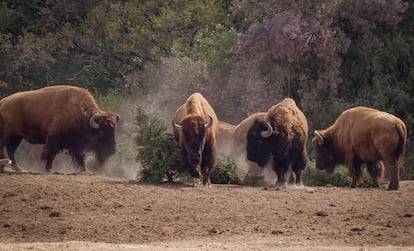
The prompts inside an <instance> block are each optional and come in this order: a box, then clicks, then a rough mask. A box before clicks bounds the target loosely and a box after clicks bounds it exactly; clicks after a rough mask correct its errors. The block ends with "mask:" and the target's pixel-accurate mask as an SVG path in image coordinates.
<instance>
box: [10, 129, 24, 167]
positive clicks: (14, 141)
mask: <svg viewBox="0 0 414 251" xmlns="http://www.w3.org/2000/svg"><path fill="white" fill-rule="evenodd" d="M20 142H22V138H21V137H17V136H15V137H12V138H11V139H9V140H8V141H7V144H6V149H7V154H8V155H9V158H10V160H11V161H12V168H13V169H14V170H15V171H18V172H21V171H22V169H21V168H20V167H19V166H18V165H17V162H16V158H15V156H14V155H15V153H16V150H17V147H19V145H20Z"/></svg>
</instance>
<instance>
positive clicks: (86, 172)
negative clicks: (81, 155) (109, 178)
mask: <svg viewBox="0 0 414 251" xmlns="http://www.w3.org/2000/svg"><path fill="white" fill-rule="evenodd" d="M75 175H93V173H92V172H90V171H88V170H84V171H78V172H76V173H75Z"/></svg>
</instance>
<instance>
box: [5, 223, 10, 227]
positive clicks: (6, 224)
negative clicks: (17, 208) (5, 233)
mask: <svg viewBox="0 0 414 251" xmlns="http://www.w3.org/2000/svg"><path fill="white" fill-rule="evenodd" d="M3 227H11V226H10V224H9V223H4V224H3Z"/></svg>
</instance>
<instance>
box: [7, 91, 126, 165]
mask: <svg viewBox="0 0 414 251" xmlns="http://www.w3.org/2000/svg"><path fill="white" fill-rule="evenodd" d="M118 122H119V115H117V114H115V113H112V112H104V111H102V110H101V109H99V107H98V105H97V104H96V102H95V100H94V98H93V97H92V95H91V94H90V93H89V92H88V91H87V90H86V89H83V88H80V87H75V86H68V85H56V86H49V87H44V88H41V89H38V90H33V91H24V92H18V93H15V94H12V95H10V96H8V97H5V98H3V99H2V100H0V149H1V151H0V158H3V157H4V153H3V148H4V147H5V148H6V150H7V153H8V155H9V158H10V159H11V161H12V168H13V169H14V170H16V171H22V169H21V168H20V167H19V166H18V165H17V163H16V160H15V152H16V149H17V148H18V146H19V144H20V142H21V141H22V139H24V140H26V141H27V142H29V143H30V144H43V148H42V152H41V157H40V159H41V160H45V161H46V167H45V169H46V172H51V170H52V162H53V160H54V158H55V156H56V154H57V153H59V152H61V151H64V150H65V151H66V152H67V153H68V154H69V155H70V156H71V157H72V160H73V163H74V164H75V165H77V166H78V167H80V171H81V172H85V171H86V172H87V171H88V170H87V169H86V167H85V153H86V152H88V151H92V152H94V153H95V156H96V160H97V164H98V166H102V165H103V164H104V163H105V161H106V160H107V159H108V157H109V156H110V155H113V154H114V153H115V129H116V127H117V123H118ZM3 168H4V165H1V170H0V171H4V169H3Z"/></svg>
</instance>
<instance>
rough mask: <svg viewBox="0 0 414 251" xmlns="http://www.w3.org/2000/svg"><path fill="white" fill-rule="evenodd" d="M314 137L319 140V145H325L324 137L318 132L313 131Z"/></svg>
mask: <svg viewBox="0 0 414 251" xmlns="http://www.w3.org/2000/svg"><path fill="white" fill-rule="evenodd" d="M313 135H314V136H315V137H316V139H317V140H318V144H319V145H323V137H322V135H320V133H319V132H318V131H317V130H314V131H313Z"/></svg>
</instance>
